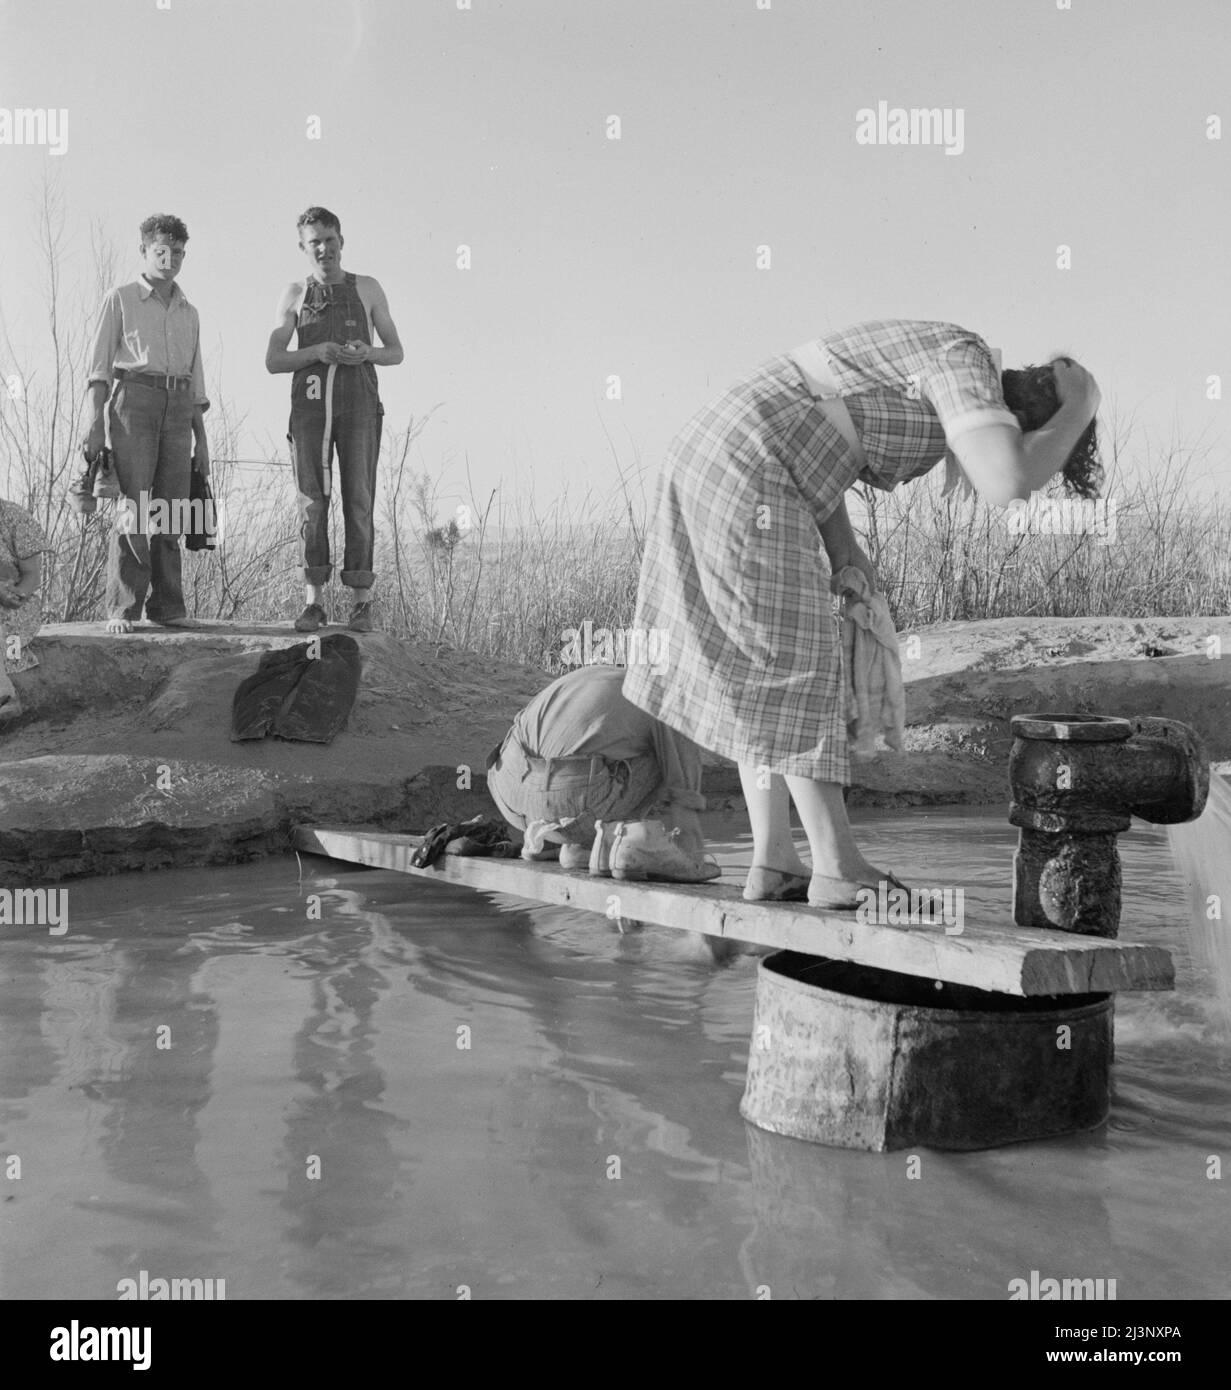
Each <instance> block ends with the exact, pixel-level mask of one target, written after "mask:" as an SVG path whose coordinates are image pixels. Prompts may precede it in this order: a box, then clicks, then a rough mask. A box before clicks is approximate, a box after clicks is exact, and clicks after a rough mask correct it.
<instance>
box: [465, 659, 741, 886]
mask: <svg viewBox="0 0 1231 1390" xmlns="http://www.w3.org/2000/svg"><path fill="white" fill-rule="evenodd" d="M624 676H625V671H624V668H623V667H619V666H583V667H581V668H579V669H578V670H576V671H570V672H569V673H568V674H567V675H565V676H561V677H560V679H559V680H557V681H553V682H552V684H551V685H549V686H548V687H547V688H546V689H545V690H543V691H540V692H539V694H538V695H536V696H535V697H534V699H533V700H531V701H530V703H529V704H528V705H527V706H526V707H525V709H523V710H522V711H521V713H520V714H518V715H517V717H516V719H514V721H513V727H512V728H511V729H510V730H509V732H508V733H507V734H506V735H505V738H504V741H503V742H502V743H501V745H500V747H499V748H498V749H496V750H494V751H493V752H492V754H491V756H490V757H489V758H488V760H487V788H488V791H490V792H491V795H492V800H493V801H495V803H496V805H497V807H498V808H499V810H500V813H501V814H502V815H503V816H504V818H505V820H507V821H508V822H509V824H510V825H513V826H515V827H516V828H517V829H518V830H522V831H524V832H525V833H526V842H525V847H524V849H523V851H522V853H523V856H524V857H526V858H547V857H549V855H550V854H551V853H552V851H550V850H545V849H544V846H545V845H546V844H558V845H560V846H561V849H560V863H561V865H562V866H563V867H564V868H566V869H580V868H584V867H586V865H587V864H588V865H589V868H590V872H591V873H596V874H606V873H612V874H614V875H615V876H616V877H617V878H646V877H649V878H664V879H669V880H671V881H673V882H677V883H701V882H704V881H706V880H708V879H712V878H717V877H718V875H719V873H720V872H721V870H720V869H719V867H718V865H717V864H714V863H712V862H706V861H705V859H704V858H703V855H704V850H705V838H704V836H703V834H702V832H701V821H700V818H699V816H698V812H699V811H703V810H704V809H705V798H704V797H703V796H702V795H701V751H700V749H699V748H698V747H697V745H696V744H695V743H693V742H692V741H691V740H690V739H688V738H686V737H685V736H684V735H683V734H681V733H677V732H676V731H675V730H674V729H671V728H668V727H667V725H665V724H663V723H661V722H660V721H659V720H657V719H654V718H653V717H652V716H650V715H648V714H646V713H645V711H644V710H640V709H638V708H637V707H636V706H635V705H633V704H630V703H629V702H628V701H627V700H626V699H625V698H624V696H623V694H622V693H621V689H620V687H621V686H622V685H623V683H624ZM655 808H660V810H661V819H658V820H647V819H644V818H645V817H646V816H647V815H648V814H649V813H650V811H651V810H653V809H655Z"/></svg>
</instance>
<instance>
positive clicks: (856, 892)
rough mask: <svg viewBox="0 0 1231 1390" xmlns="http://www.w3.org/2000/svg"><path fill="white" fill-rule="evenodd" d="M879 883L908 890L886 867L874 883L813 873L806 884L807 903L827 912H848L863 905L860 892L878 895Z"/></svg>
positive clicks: (904, 890) (906, 891) (905, 891)
mask: <svg viewBox="0 0 1231 1390" xmlns="http://www.w3.org/2000/svg"><path fill="white" fill-rule="evenodd" d="M881 883H885V884H886V885H887V886H888V887H889V888H900V889H901V890H902V891H903V892H904V893H909V892H910V889H909V888H907V886H906V885H905V884H904V883H903V882H902V881H901V879H899V878H897V877H895V876H894V875H893V874H891V873H890V872H889V871H888V870H887V869H886V870H885V871H884V872H883V873H882V874H881V876H880V878H879V879H877V881H876V882H874V883H860V882H856V881H855V879H853V878H830V877H828V875H826V874H813V875H812V879H811V881H810V883H809V884H808V905H809V906H810V907H823V908H825V909H827V910H828V911H829V912H848V911H850V910H851V909H852V908H856V907H862V906H863V902H861V901H860V894H862V893H871V894H872V896H873V897H874V898H876V897H879V894H880V885H881Z"/></svg>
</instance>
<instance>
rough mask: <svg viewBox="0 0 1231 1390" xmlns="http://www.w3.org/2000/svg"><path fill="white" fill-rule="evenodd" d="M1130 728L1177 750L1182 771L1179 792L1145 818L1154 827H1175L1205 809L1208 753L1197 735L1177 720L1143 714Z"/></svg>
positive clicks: (1208, 772)
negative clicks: (1166, 803)
mask: <svg viewBox="0 0 1231 1390" xmlns="http://www.w3.org/2000/svg"><path fill="white" fill-rule="evenodd" d="M1132 729H1133V733H1134V735H1136V736H1139V737H1141V738H1144V739H1151V740H1153V741H1155V742H1157V743H1166V744H1169V745H1170V746H1171V747H1173V748H1175V749H1177V750H1178V752H1179V755H1180V765H1181V767H1182V768H1183V771H1184V787H1183V789H1182V790H1181V791H1180V792H1178V793H1177V794H1176V796H1175V797H1174V798H1173V799H1172V800H1171V801H1170V803H1169V804H1168V805H1165V806H1151V807H1150V814H1149V819H1150V820H1151V821H1152V822H1153V824H1155V825H1179V824H1181V823H1182V822H1184V821H1190V820H1196V819H1197V817H1198V816H1199V815H1200V814H1201V812H1202V811H1204V810H1205V803H1206V799H1207V798H1208V797H1209V794H1210V754H1209V750H1208V749H1207V748H1206V746H1205V741H1204V740H1203V739H1202V737H1201V735H1200V734H1199V733H1197V731H1196V730H1195V729H1193V728H1191V727H1190V726H1189V725H1187V724H1181V723H1180V721H1179V720H1178V719H1159V718H1157V717H1156V716H1154V715H1147V714H1141V715H1137V716H1136V717H1135V718H1134V719H1133V721H1132Z"/></svg>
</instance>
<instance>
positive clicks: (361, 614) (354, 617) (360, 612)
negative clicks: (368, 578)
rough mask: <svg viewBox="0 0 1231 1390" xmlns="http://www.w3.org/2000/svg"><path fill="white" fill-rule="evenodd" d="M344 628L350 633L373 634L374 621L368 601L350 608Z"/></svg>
mask: <svg viewBox="0 0 1231 1390" xmlns="http://www.w3.org/2000/svg"><path fill="white" fill-rule="evenodd" d="M346 626H347V627H349V628H350V630H351V631H352V632H374V631H375V630H376V620H375V619H374V618H373V617H372V604H371V601H370V600H369V601H368V602H366V603H356V604H354V605H353V606H352V607H351V611H350V617H349V618H348V619H347V620H346Z"/></svg>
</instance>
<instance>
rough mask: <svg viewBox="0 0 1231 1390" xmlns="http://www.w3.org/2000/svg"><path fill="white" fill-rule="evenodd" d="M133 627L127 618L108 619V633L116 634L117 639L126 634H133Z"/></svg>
mask: <svg viewBox="0 0 1231 1390" xmlns="http://www.w3.org/2000/svg"><path fill="white" fill-rule="evenodd" d="M132 630H133V625H132V623H130V622H129V621H128V619H127V618H108V619H107V631H108V632H111V633H114V634H115V636H117V637H123V636H124V634H125V633H128V632H131V631H132Z"/></svg>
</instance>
